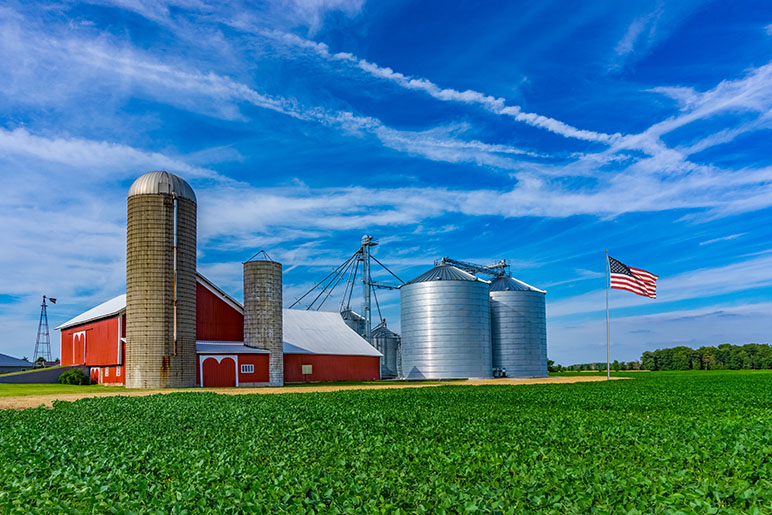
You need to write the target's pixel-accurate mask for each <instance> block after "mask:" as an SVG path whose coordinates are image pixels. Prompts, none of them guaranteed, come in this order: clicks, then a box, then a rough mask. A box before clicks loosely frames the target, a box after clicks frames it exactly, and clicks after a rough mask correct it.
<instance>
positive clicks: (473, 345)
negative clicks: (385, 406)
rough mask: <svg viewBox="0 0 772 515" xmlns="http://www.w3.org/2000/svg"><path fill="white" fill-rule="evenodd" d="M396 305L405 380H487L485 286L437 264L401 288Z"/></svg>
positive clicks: (489, 370)
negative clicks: (398, 315) (476, 378)
mask: <svg viewBox="0 0 772 515" xmlns="http://www.w3.org/2000/svg"><path fill="white" fill-rule="evenodd" d="M400 300H401V302H400V311H401V316H402V322H401V326H402V327H401V332H402V372H403V374H404V375H405V377H407V378H410V379H414V378H415V379H420V378H431V379H442V378H448V379H450V378H469V377H491V376H492V366H491V341H490V307H489V302H490V301H489V291H488V283H487V281H483V280H481V279H478V278H477V277H475V276H474V275H471V274H468V273H466V272H464V271H462V270H460V269H458V268H456V267H454V266H451V265H439V266H436V267H434V268H432V269H431V270H429V271H428V272H425V273H423V274H421V275H419V276H418V277H416V278H415V279H413V280H412V281H410V282H408V283H406V284H404V285H403V286H402V287H401V288H400Z"/></svg>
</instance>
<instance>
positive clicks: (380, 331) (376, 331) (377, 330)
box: [372, 324, 399, 338]
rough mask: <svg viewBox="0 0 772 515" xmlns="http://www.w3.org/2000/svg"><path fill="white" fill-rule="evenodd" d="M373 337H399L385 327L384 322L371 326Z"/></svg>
mask: <svg viewBox="0 0 772 515" xmlns="http://www.w3.org/2000/svg"><path fill="white" fill-rule="evenodd" d="M372 336H373V338H399V335H398V334H397V333H395V332H394V331H392V330H391V329H389V328H388V327H386V325H385V324H378V325H377V326H375V327H374V328H373V333H372Z"/></svg>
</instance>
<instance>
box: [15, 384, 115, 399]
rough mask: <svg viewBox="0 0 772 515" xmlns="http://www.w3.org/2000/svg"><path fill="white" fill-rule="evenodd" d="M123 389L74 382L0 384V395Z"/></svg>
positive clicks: (52, 393)
mask: <svg viewBox="0 0 772 515" xmlns="http://www.w3.org/2000/svg"><path fill="white" fill-rule="evenodd" d="M118 390H124V388H123V387H122V386H101V385H74V384H0V397H19V396H29V395H58V394H60V393H94V392H115V391H118Z"/></svg>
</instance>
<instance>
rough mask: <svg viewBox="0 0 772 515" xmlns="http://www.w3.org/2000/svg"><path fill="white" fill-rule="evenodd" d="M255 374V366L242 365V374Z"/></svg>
mask: <svg viewBox="0 0 772 515" xmlns="http://www.w3.org/2000/svg"><path fill="white" fill-rule="evenodd" d="M254 372H255V366H254V365H241V373H242V374H253V373H254Z"/></svg>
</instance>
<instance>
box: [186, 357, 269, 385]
mask: <svg viewBox="0 0 772 515" xmlns="http://www.w3.org/2000/svg"><path fill="white" fill-rule="evenodd" d="M209 357H211V356H205V355H199V358H203V359H204V362H206V360H207V358H209ZM237 358H238V360H239V368H238V374H239V384H240V383H267V382H268V354H239V355H238V356H237ZM215 361H216V360H215ZM223 361H225V360H223ZM229 363H230V366H231V367H232V366H233V360H231V361H230V362H229ZM241 365H254V366H255V371H254V372H253V373H251V374H242V373H241ZM208 367H214V365H212V364H211V363H210V364H209V365H207V367H205V368H204V386H213V384H212V380H210V378H211V377H212V376H210V373H214V374H215V375H216V374H218V372H211V371H210V368H208ZM214 380H217V379H216V378H215V379H214ZM234 381H235V379H234ZM200 384H201V368H200V367H199V361H198V360H196V385H197V386H198V385H200Z"/></svg>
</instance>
